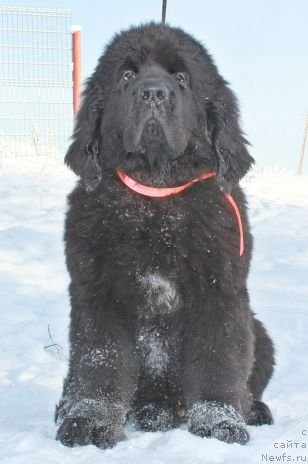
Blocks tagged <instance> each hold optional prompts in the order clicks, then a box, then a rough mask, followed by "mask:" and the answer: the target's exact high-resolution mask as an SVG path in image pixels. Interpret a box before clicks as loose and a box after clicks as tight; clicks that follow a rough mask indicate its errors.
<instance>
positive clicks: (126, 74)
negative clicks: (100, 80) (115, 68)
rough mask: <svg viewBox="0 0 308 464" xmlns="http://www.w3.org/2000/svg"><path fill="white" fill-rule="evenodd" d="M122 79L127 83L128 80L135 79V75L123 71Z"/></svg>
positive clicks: (131, 72)
mask: <svg viewBox="0 0 308 464" xmlns="http://www.w3.org/2000/svg"><path fill="white" fill-rule="evenodd" d="M122 77H123V79H124V80H125V81H128V80H129V79H135V77H136V74H135V73H134V71H125V72H124V74H123V76H122Z"/></svg>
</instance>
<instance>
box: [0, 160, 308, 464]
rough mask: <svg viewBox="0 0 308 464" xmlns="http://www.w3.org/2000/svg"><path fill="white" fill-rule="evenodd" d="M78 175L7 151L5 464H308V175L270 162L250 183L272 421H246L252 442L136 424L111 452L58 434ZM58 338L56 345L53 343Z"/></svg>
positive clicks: (1, 232) (0, 438) (0, 178)
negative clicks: (72, 202)
mask: <svg viewBox="0 0 308 464" xmlns="http://www.w3.org/2000/svg"><path fill="white" fill-rule="evenodd" d="M74 182H75V179H74V176H73V175H72V174H71V173H70V172H69V171H68V170H67V169H66V168H64V167H63V166H62V164H59V163H57V162H56V161H55V160H54V159H48V158H43V157H42V158H41V157H37V158H33V159H27V158H24V159H23V160H22V159H12V160H10V159H3V162H2V165H1V166H0V301H1V307H0V462H1V463H2V464H22V463H23V464H60V463H61V464H68V463H74V464H90V463H93V462H97V463H99V462H102V463H110V464H144V463H147V464H201V463H226V464H233V463H234V464H242V463H243V464H244V463H245V464H246V463H263V462H288V461H293V462H305V461H308V448H305V447H304V443H305V444H306V445H307V447H308V443H307V441H308V390H307V385H308V362H307V357H308V356H307V355H308V345H307V334H308V178H307V177H302V178H299V177H296V176H292V175H290V174H288V173H283V172H277V171H276V172H275V171H272V172H271V171H270V170H267V171H266V172H263V173H259V174H258V175H256V174H254V175H249V176H248V177H247V178H246V179H245V180H244V182H243V186H244V188H245V190H246V191H247V194H248V198H249V203H250V218H251V223H252V229H253V233H254V236H255V252H254V259H253V263H252V269H251V273H250V281H249V287H250V292H251V301H252V306H253V308H254V310H255V312H256V313H257V314H258V317H259V318H260V319H261V320H262V321H263V322H264V323H265V325H266V327H267V328H268V330H269V332H270V333H271V335H272V337H273V339H274V341H275V345H276V350H277V367H276V371H275V376H274V378H273V379H272V381H271V383H270V385H269V387H268V389H267V391H266V394H265V400H266V401H267V403H268V404H269V405H270V407H271V409H272V411H273V414H274V416H275V421H276V422H275V425H274V426H271V427H269V426H263V427H260V428H254V427H249V432H250V435H251V440H250V442H249V443H248V444H247V445H246V446H240V445H228V444H225V443H222V442H219V441H217V440H215V439H201V438H198V437H195V436H193V435H191V434H189V433H188V432H187V430H186V429H185V427H183V428H181V429H178V430H174V431H170V432H167V433H159V432H157V433H141V432H138V431H136V430H134V429H133V427H132V426H129V427H128V428H127V439H126V440H125V441H123V442H121V443H119V444H118V445H117V446H116V447H115V448H114V449H113V450H107V451H101V450H99V449H97V448H95V447H94V446H89V447H86V448H74V449H69V448H65V447H64V446H62V445H60V444H59V443H58V442H56V441H55V440H54V436H55V426H54V424H53V413H54V406H55V403H56V402H57V400H58V398H59V396H60V393H61V388H62V380H63V376H64V374H65V371H66V358H67V352H68V344H67V334H68V332H67V327H68V324H69V301H68V296H67V285H68V275H67V273H66V269H65V265H64V257H63V244H62V233H63V218H64V213H65V208H66V194H67V193H68V192H69V191H70V190H71V188H72V186H73V184H74ZM50 336H51V337H52V340H53V341H52V340H51V339H50ZM53 342H54V343H57V344H58V345H59V346H58V345H56V346H54V347H50V348H45V349H44V347H46V346H48V345H51V344H52V343H53ZM305 434H306V435H305ZM297 443H298V444H297ZM287 444H288V445H289V447H288V448H287ZM291 445H292V446H291ZM284 453H285V454H284Z"/></svg>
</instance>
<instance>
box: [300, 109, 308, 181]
mask: <svg viewBox="0 0 308 464" xmlns="http://www.w3.org/2000/svg"><path fill="white" fill-rule="evenodd" d="M307 135H308V116H306V118H305V128H304V138H303V143H302V149H301V154H300V158H299V164H298V175H299V176H300V175H301V174H303V167H304V156H305V148H306V140H307Z"/></svg>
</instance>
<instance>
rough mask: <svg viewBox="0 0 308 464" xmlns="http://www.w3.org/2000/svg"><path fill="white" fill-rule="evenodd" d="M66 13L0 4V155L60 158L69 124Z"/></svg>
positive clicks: (70, 103) (68, 15)
mask: <svg viewBox="0 0 308 464" xmlns="http://www.w3.org/2000/svg"><path fill="white" fill-rule="evenodd" d="M70 25H71V13H70V11H69V10H63V9H54V8H31V7H21V6H7V5H0V156H2V157H13V156H27V155H38V156H44V155H45V156H46V155H47V156H58V155H60V156H63V154H64V153H65V151H66V148H67V145H68V139H69V136H70V134H71V132H72V125H73V101H72V85H73V84H72V58H71V55H72V46H71V31H70Z"/></svg>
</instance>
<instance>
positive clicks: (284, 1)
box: [3, 0, 308, 173]
mask: <svg viewBox="0 0 308 464" xmlns="http://www.w3.org/2000/svg"><path fill="white" fill-rule="evenodd" d="M3 3H5V4H9V5H14V4H18V5H20V4H21V3H22V4H24V5H32V6H41V7H59V8H69V9H71V11H72V23H73V24H80V25H81V26H82V30H83V74H84V77H87V76H88V75H89V74H90V73H91V72H92V70H93V68H94V66H95V64H96V61H97V59H98V57H99V55H100V53H101V51H102V50H103V47H104V45H105V44H106V42H108V41H109V40H110V38H111V37H112V35H113V34H114V33H115V32H117V31H119V30H120V29H126V28H127V27H128V26H129V25H131V24H138V23H140V22H146V21H149V20H152V19H154V20H156V21H159V20H160V16H161V3H162V2H161V0H151V1H149V0H148V1H146V0H126V1H123V0H122V1H121V0H113V1H110V0H108V1H107V0H91V1H88V2H87V1H84V0H83V1H81V0H44V1H43V0H32V1H28V0H23V1H18V2H15V1H6V2H3ZM167 20H168V22H169V23H170V24H171V25H174V26H180V27H182V28H183V29H185V30H186V31H187V32H189V33H191V34H193V35H194V36H195V37H196V38H197V39H199V40H200V41H201V42H203V44H204V45H205V46H206V48H207V49H208V50H209V51H210V53H211V54H212V55H213V57H214V60H215V61H216V63H217V65H218V67H219V70H220V73H221V74H222V75H223V77H224V78H225V79H227V80H228V81H229V82H230V84H231V87H232V89H233V90H234V91H235V93H236V95H237V96H238V99H239V101H240V105H241V110H242V127H243V129H244V131H245V132H246V134H247V138H248V140H249V141H250V142H251V143H252V145H253V147H252V148H251V153H252V155H253V156H254V157H255V159H256V161H257V166H259V167H261V168H262V167H263V166H264V165H267V164H271V165H278V166H284V167H286V168H288V169H292V170H294V171H296V169H297V165H298V159H299V153H300V148H301V144H302V138H303V132H304V121H305V115H306V114H308V33H307V25H308V1H307V0H211V1H208V0H203V1H202V0H190V1H184V0H168V6H167ZM305 173H308V153H306V160H305Z"/></svg>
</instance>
